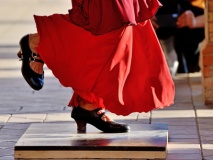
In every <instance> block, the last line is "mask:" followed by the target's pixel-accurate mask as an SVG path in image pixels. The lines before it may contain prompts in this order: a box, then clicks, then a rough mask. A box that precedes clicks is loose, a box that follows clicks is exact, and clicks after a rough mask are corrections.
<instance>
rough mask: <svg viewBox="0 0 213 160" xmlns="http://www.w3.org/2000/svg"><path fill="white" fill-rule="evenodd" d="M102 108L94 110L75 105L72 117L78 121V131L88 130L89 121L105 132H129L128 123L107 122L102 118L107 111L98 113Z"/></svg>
mask: <svg viewBox="0 0 213 160" xmlns="http://www.w3.org/2000/svg"><path fill="white" fill-rule="evenodd" d="M100 110H101V109H100V108H98V109H95V110H92V111H88V110H85V109H83V108H81V107H74V108H73V110H72V113H71V117H72V118H73V119H74V120H75V121H76V123H77V127H78V129H77V130H78V133H85V132H86V124H87V123H89V124H91V125H93V126H94V127H96V128H97V129H99V130H101V131H103V132H105V133H123V132H129V131H130V127H129V126H128V125H126V124H120V123H116V122H114V121H109V122H106V121H104V120H102V118H101V117H102V116H103V115H104V114H105V113H102V114H100V115H99V114H97V112H98V111H100Z"/></svg>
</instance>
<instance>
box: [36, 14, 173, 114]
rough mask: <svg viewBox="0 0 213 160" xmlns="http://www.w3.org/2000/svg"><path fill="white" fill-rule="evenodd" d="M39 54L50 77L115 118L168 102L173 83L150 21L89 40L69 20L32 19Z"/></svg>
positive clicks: (56, 17)
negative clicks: (113, 114) (34, 24)
mask: <svg viewBox="0 0 213 160" xmlns="http://www.w3.org/2000/svg"><path fill="white" fill-rule="evenodd" d="M35 21H36V24H37V29H38V33H39V37H40V43H39V46H38V48H37V49H38V53H39V54H40V56H41V57H42V59H43V61H44V62H45V63H46V65H47V66H48V68H49V69H51V70H52V72H53V74H54V75H55V77H57V78H58V79H59V81H60V83H61V84H62V85H63V86H65V87H71V88H72V89H73V90H74V95H73V97H72V100H71V102H70V103H69V106H77V105H78V96H80V97H81V98H83V99H84V100H86V101H88V102H91V103H97V104H99V105H100V107H105V108H106V109H107V110H109V111H111V112H113V113H116V114H118V115H128V114H130V113H132V112H149V111H150V110H153V109H159V108H164V107H166V106H169V105H171V104H172V103H173V100H174V83H173V80H172V78H171V76H170V72H169V70H168V67H167V64H166V61H165V58H164V54H163V52H162V50H161V47H160V45H159V42H158V40H157V38H156V35H155V32H154V30H153V28H152V26H151V23H150V21H149V20H147V21H144V22H142V23H139V24H138V25H135V26H132V25H129V26H123V27H121V28H119V29H116V30H113V31H111V32H108V33H105V34H102V35H98V36H96V35H93V34H91V33H90V32H89V31H87V30H85V29H83V28H82V27H79V26H76V25H74V24H73V23H71V21H70V19H69V16H68V15H61V14H54V15H52V16H48V17H47V16H35Z"/></svg>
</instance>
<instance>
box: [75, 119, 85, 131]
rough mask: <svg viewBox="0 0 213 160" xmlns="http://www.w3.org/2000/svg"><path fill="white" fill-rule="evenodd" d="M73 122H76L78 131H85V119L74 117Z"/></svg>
mask: <svg viewBox="0 0 213 160" xmlns="http://www.w3.org/2000/svg"><path fill="white" fill-rule="evenodd" d="M75 122H76V124H77V131H78V133H86V125H87V123H86V122H85V121H82V120H76V119H75Z"/></svg>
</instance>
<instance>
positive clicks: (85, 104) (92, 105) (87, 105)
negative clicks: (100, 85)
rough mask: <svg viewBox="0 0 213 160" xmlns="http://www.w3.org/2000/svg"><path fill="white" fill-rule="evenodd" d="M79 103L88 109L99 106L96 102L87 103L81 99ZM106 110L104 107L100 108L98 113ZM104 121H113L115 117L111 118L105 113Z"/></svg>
mask: <svg viewBox="0 0 213 160" xmlns="http://www.w3.org/2000/svg"><path fill="white" fill-rule="evenodd" d="M79 105H80V106H81V108H83V109H85V110H88V111H92V110H94V109H97V108H99V107H98V106H97V105H96V104H94V103H87V102H85V101H81V102H80V103H79ZM103 112H104V109H102V110H99V111H98V113H97V114H102V113H103ZM101 118H102V119H103V120H104V121H106V122H112V121H113V119H112V118H110V117H109V116H107V115H106V114H104V115H103V116H102V117H101Z"/></svg>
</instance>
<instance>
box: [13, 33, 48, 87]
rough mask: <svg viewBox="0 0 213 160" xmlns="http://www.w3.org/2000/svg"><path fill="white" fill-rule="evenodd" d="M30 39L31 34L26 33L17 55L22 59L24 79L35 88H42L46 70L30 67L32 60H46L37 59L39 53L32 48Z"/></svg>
mask: <svg viewBox="0 0 213 160" xmlns="http://www.w3.org/2000/svg"><path fill="white" fill-rule="evenodd" d="M28 39H29V35H26V36H24V37H22V39H21V40H20V42H19V45H20V48H21V51H20V52H19V53H18V54H17V56H18V57H19V58H20V60H22V67H21V72H22V75H23V77H24V79H25V80H26V81H27V83H28V84H29V85H30V87H32V88H33V89H34V90H40V89H41V88H42V87H43V85H44V72H43V73H42V74H38V73H36V72H34V71H33V70H32V69H31V67H30V62H31V61H33V62H40V63H44V62H43V61H42V60H40V59H36V57H39V55H38V54H37V53H33V52H32V51H31V50H30V47H29V42H28Z"/></svg>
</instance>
